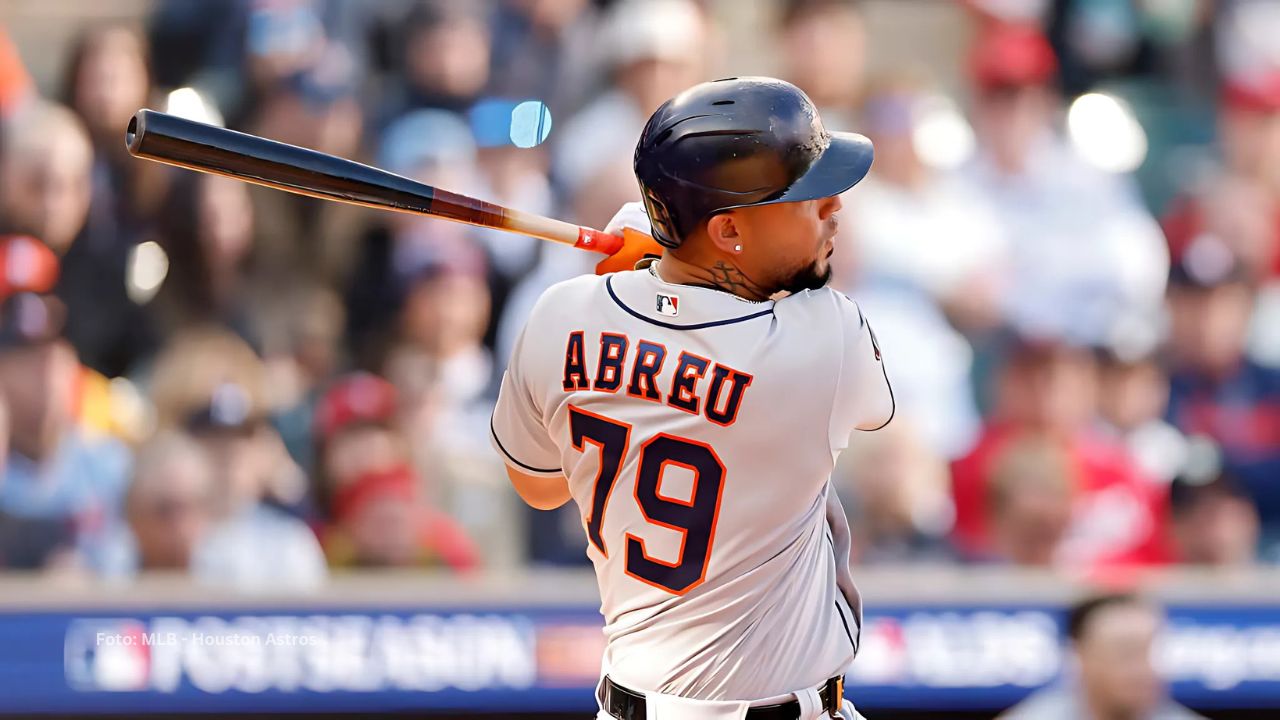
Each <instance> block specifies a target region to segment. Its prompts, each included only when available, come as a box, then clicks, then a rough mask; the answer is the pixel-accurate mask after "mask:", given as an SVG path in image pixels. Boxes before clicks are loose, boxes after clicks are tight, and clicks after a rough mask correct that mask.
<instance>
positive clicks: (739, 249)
mask: <svg viewBox="0 0 1280 720" xmlns="http://www.w3.org/2000/svg"><path fill="white" fill-rule="evenodd" d="M733 251H734V252H742V246H741V245H734V246H733Z"/></svg>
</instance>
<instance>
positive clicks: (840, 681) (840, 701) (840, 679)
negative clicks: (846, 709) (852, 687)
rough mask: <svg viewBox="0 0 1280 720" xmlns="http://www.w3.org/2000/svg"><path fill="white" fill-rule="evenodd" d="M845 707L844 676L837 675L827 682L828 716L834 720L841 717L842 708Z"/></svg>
mask: <svg viewBox="0 0 1280 720" xmlns="http://www.w3.org/2000/svg"><path fill="white" fill-rule="evenodd" d="M843 705H844V676H843V675H837V676H835V677H833V678H830V679H829V680H827V714H828V715H830V716H831V717H833V718H838V717H840V708H841V706H843Z"/></svg>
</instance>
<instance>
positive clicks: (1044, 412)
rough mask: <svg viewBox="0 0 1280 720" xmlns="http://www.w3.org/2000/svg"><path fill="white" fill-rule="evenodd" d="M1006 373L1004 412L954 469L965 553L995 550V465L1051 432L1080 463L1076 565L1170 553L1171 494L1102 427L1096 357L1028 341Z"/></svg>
mask: <svg viewBox="0 0 1280 720" xmlns="http://www.w3.org/2000/svg"><path fill="white" fill-rule="evenodd" d="M1008 352H1009V355H1008V358H1007V360H1006V365H1005V367H1004V368H1003V369H1002V371H1001V373H1000V377H999V379H998V383H999V393H998V399H997V402H996V410H995V413H994V416H993V418H992V420H991V421H990V423H989V424H988V425H987V427H986V428H985V429H984V431H983V435H982V438H981V439H980V440H979V441H978V444H977V445H976V446H975V448H974V450H973V452H971V453H970V454H969V455H968V456H967V457H965V458H963V459H962V460H960V461H958V462H956V463H955V464H954V465H953V467H952V482H953V491H954V496H955V502H956V529H955V534H954V539H955V541H956V543H957V544H958V546H959V548H960V549H961V551H962V552H964V553H965V554H967V555H970V556H975V557H984V556H987V555H989V554H990V552H991V542H992V538H991V528H990V527H989V525H988V523H987V515H986V513H985V512H984V508H985V507H986V500H985V499H986V498H987V497H989V495H988V493H989V492H990V490H989V488H990V483H991V478H992V475H993V472H994V468H995V467H996V463H997V461H998V459H999V458H1000V456H1001V454H1002V453H1003V452H1004V450H1005V448H1007V447H1009V446H1010V444H1011V443H1015V442H1017V441H1018V439H1019V438H1022V437H1026V436H1027V435H1032V436H1042V437H1044V438H1046V439H1048V440H1050V441H1052V442H1054V443H1058V444H1060V445H1061V447H1063V448H1064V451H1065V452H1066V453H1067V455H1068V457H1069V458H1070V464H1071V465H1072V466H1073V467H1074V471H1073V472H1072V474H1071V477H1072V478H1073V480H1074V483H1075V485H1074V487H1072V488H1071V497H1072V498H1073V503H1072V512H1071V527H1070V529H1069V531H1068V536H1067V539H1066V541H1065V542H1064V544H1063V547H1062V548H1061V550H1060V554H1059V558H1060V561H1061V562H1062V563H1063V564H1064V565H1066V566H1070V567H1077V568H1090V567H1097V566H1107V565H1112V564H1116V565H1128V564H1132V563H1139V564H1143V563H1159V562H1164V561H1165V560H1166V559H1167V547H1166V543H1167V538H1166V532H1167V528H1166V517H1165V513H1164V502H1165V498H1164V495H1163V492H1162V490H1163V488H1162V487H1161V486H1159V485H1156V484H1154V483H1153V482H1152V481H1151V480H1150V479H1149V478H1148V477H1147V476H1146V475H1145V474H1143V472H1142V471H1141V469H1140V468H1139V467H1138V466H1137V464H1136V463H1135V461H1134V460H1133V459H1132V458H1131V457H1130V456H1129V454H1128V453H1127V452H1126V451H1125V449H1124V448H1123V447H1122V446H1120V445H1118V444H1116V443H1115V442H1113V441H1110V440H1109V439H1107V438H1106V437H1105V436H1103V435H1101V434H1099V433H1097V432H1096V431H1095V430H1094V429H1093V424H1094V421H1095V413H1096V407H1097V399H1096V398H1097V379H1098V378H1097V368H1096V365H1095V362H1096V360H1095V358H1094V356H1093V354H1092V353H1090V352H1089V351H1088V350H1086V349H1083V348H1077V347H1073V346H1070V345H1067V344H1064V343H1061V342H1057V341H1044V340H1033V339H1028V338H1023V339H1019V340H1017V341H1015V342H1014V344H1013V346H1012V347H1011V348H1009V351H1008Z"/></svg>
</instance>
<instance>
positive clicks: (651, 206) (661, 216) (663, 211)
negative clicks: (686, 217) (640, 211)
mask: <svg viewBox="0 0 1280 720" xmlns="http://www.w3.org/2000/svg"><path fill="white" fill-rule="evenodd" d="M643 199H644V209H645V211H646V212H647V213H648V214H649V223H650V224H651V225H652V227H653V239H654V240H657V241H658V244H660V245H663V246H665V247H669V248H674V247H679V246H680V242H681V240H682V239H683V238H681V237H679V233H677V232H676V224H675V222H674V221H673V220H672V218H671V213H670V212H669V211H668V210H667V206H666V205H665V204H664V203H663V202H662V201H661V200H659V199H658V196H657V195H654V194H653V192H652V191H651V190H649V189H648V188H644V198H643Z"/></svg>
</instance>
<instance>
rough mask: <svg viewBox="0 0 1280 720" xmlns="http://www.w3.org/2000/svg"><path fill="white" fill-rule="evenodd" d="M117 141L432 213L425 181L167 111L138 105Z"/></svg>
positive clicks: (191, 164)
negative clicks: (123, 137)
mask: <svg viewBox="0 0 1280 720" xmlns="http://www.w3.org/2000/svg"><path fill="white" fill-rule="evenodd" d="M125 142H126V144H127V145H128V147H129V152H130V153H131V154H133V155H134V156H136V157H142V158H147V159H150V160H158V161H160V162H164V163H168V164H170V165H178V166H180V167H186V168H190V169H193V170H200V171H203V172H208V173H214V174H217V175H225V176H228V177H234V178H238V179H240V180H246V181H249V182H253V183H258V184H260V185H267V186H269V187H275V188H279V189H281V190H287V191H290V192H295V193H301V194H304V195H310V196H313V197H319V198H325V199H331V200H339V201H342V202H348V203H355V204H359V205H368V206H371V207H379V208H389V209H392V210H402V211H405V212H415V213H424V214H440V213H439V209H438V208H433V205H434V202H435V199H436V198H435V195H436V190H435V188H432V187H431V186H430V185H424V184H422V183H419V182H416V181H414V180H410V179H409V178H406V177H401V176H399V175H395V174H393V173H389V172H386V171H385V170H379V169H377V168H374V167H370V166H368V165H363V164H361V163H358V162H355V161H353V160H346V159H344V158H339V157H335V156H333V155H326V154H325V153H321V152H316V151H315V150H308V149H307V148H301V147H297V146H295V145H288V144H286V143H281V142H276V141H274V140H268V139H266V138H261V137H257V136H255V135H247V134H245V133H240V132H236V131H234V130H228V129H226V128H220V127H216V126H213V125H206V124H204V123H199V122H195V121H194V120H187V119H186V118H180V117H177V116H175V115H169V114H166V113H159V112H155V111H152V110H140V111H138V113H137V114H135V115H134V116H133V118H132V119H131V120H130V121H129V127H128V129H127V130H126V132H125ZM476 203H477V205H478V204H479V201H476ZM486 210H487V208H482V207H476V208H473V212H472V213H471V215H470V216H469V217H466V218H461V217H455V218H454V219H456V220H464V221H466V222H473V223H477V224H487V223H488V222H489V221H490V220H491V218H490V217H488V215H491V214H492V212H491V211H490V212H489V213H486V212H485V211H486ZM499 214H500V212H499Z"/></svg>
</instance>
